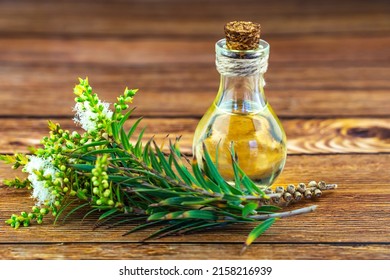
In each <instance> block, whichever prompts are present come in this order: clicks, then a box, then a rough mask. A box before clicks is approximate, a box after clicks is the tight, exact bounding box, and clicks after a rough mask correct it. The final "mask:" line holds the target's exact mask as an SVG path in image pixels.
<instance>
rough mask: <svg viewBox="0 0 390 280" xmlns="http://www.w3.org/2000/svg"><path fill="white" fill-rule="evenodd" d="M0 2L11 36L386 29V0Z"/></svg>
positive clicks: (4, 25) (3, 22)
mask: <svg viewBox="0 0 390 280" xmlns="http://www.w3.org/2000/svg"><path fill="white" fill-rule="evenodd" d="M3 2H4V3H2V8H1V9H0V11H1V12H0V18H1V19H2V20H1V22H0V30H1V31H3V32H4V33H6V34H11V35H13V36H15V35H22V36H32V35H35V36H38V35H45V36H48V35H51V36H59V35H62V36H64V35H67V36H71V35H73V36H76V35H79V36H80V35H84V36H85V35H89V36H105V37H107V36H168V37H172V36H176V37H177V36H185V37H188V36H192V37H199V36H200V37H204V36H218V34H220V32H221V30H222V28H221V27H222V26H223V24H224V23H225V22H227V21H231V20H232V19H233V18H234V19H236V18H238V19H240V18H242V19H247V20H253V21H259V22H261V24H262V25H263V26H264V29H265V30H266V31H267V32H269V33H274V34H294V35H296V34H306V33H317V34H318V33H330V32H332V33H335V34H337V33H341V34H343V33H361V32H378V31H380V32H384V31H389V30H390V24H389V17H388V12H389V10H390V9H389V6H388V5H387V4H388V3H387V2H386V1H371V2H370V4H369V5H368V4H367V2H365V1H362V0H360V1H335V0H332V1H320V3H318V1H316V2H317V3H314V2H304V3H302V2H301V1H298V0H294V1H283V4H282V5H281V4H280V3H277V2H275V3H274V2H270V1H254V0H244V1H240V8H239V9H238V8H237V2H235V1H204V0H203V1H191V2H189V1H177V0H174V1H110V5H109V8H108V7H107V5H106V4H105V3H104V2H103V1H93V5H92V4H91V1H74V0H72V1H56V3H53V2H51V1H34V2H30V1H17V2H15V1H3ZM69 2H70V3H71V4H70V5H69ZM298 7H299V8H298ZM79 11H88V12H85V13H83V16H80V14H79ZM15 18H18V20H17V21H15ZM178 26H180V28H178Z"/></svg>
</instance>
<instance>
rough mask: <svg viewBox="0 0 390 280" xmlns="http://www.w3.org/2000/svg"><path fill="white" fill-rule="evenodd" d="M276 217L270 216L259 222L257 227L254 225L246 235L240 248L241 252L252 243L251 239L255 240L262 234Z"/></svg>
mask: <svg viewBox="0 0 390 280" xmlns="http://www.w3.org/2000/svg"><path fill="white" fill-rule="evenodd" d="M276 220H277V219H276V218H270V219H268V220H265V221H264V222H262V223H261V224H259V225H258V226H257V227H255V228H254V229H253V230H252V231H251V232H250V233H249V235H248V238H247V239H246V241H245V244H244V247H243V249H242V252H243V251H245V249H246V248H247V247H248V246H249V245H251V244H252V242H253V241H255V240H256V239H257V238H258V237H259V236H260V235H262V234H263V233H264V232H265V231H266V230H267V229H269V227H270V226H271V225H272V224H273V223H274V222H275V221H276Z"/></svg>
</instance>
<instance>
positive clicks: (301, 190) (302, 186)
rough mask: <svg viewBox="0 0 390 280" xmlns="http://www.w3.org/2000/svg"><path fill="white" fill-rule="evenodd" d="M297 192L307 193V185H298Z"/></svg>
mask: <svg viewBox="0 0 390 280" xmlns="http://www.w3.org/2000/svg"><path fill="white" fill-rule="evenodd" d="M297 191H299V192H301V193H305V191H306V185H305V184H304V183H299V184H298V188H297Z"/></svg>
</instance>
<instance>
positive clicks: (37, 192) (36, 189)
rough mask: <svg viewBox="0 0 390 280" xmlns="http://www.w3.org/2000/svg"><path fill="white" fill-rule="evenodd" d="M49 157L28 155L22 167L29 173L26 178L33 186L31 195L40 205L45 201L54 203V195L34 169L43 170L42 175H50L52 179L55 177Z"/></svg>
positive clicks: (54, 170) (54, 169)
mask: <svg viewBox="0 0 390 280" xmlns="http://www.w3.org/2000/svg"><path fill="white" fill-rule="evenodd" d="M51 160H52V159H51V158H50V157H49V158H47V159H44V158H41V157H37V156H29V158H28V163H27V164H26V165H25V167H24V171H25V172H28V173H30V175H29V176H28V180H29V181H30V182H31V186H32V188H33V192H32V195H31V196H32V197H33V198H35V199H36V201H37V202H36V205H37V206H40V205H42V204H43V203H45V202H50V203H54V201H55V196H54V195H53V194H51V191H50V190H49V189H48V188H46V187H45V181H41V180H39V179H38V176H37V175H36V174H35V171H37V170H39V171H43V175H44V176H46V175H51V178H52V180H53V181H54V180H55V179H56V175H55V174H56V172H57V170H56V168H55V167H54V166H53V164H52V163H51Z"/></svg>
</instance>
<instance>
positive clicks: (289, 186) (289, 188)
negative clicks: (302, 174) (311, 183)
mask: <svg viewBox="0 0 390 280" xmlns="http://www.w3.org/2000/svg"><path fill="white" fill-rule="evenodd" d="M287 191H288V192H289V193H291V194H294V193H295V186H294V185H288V186H287Z"/></svg>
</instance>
